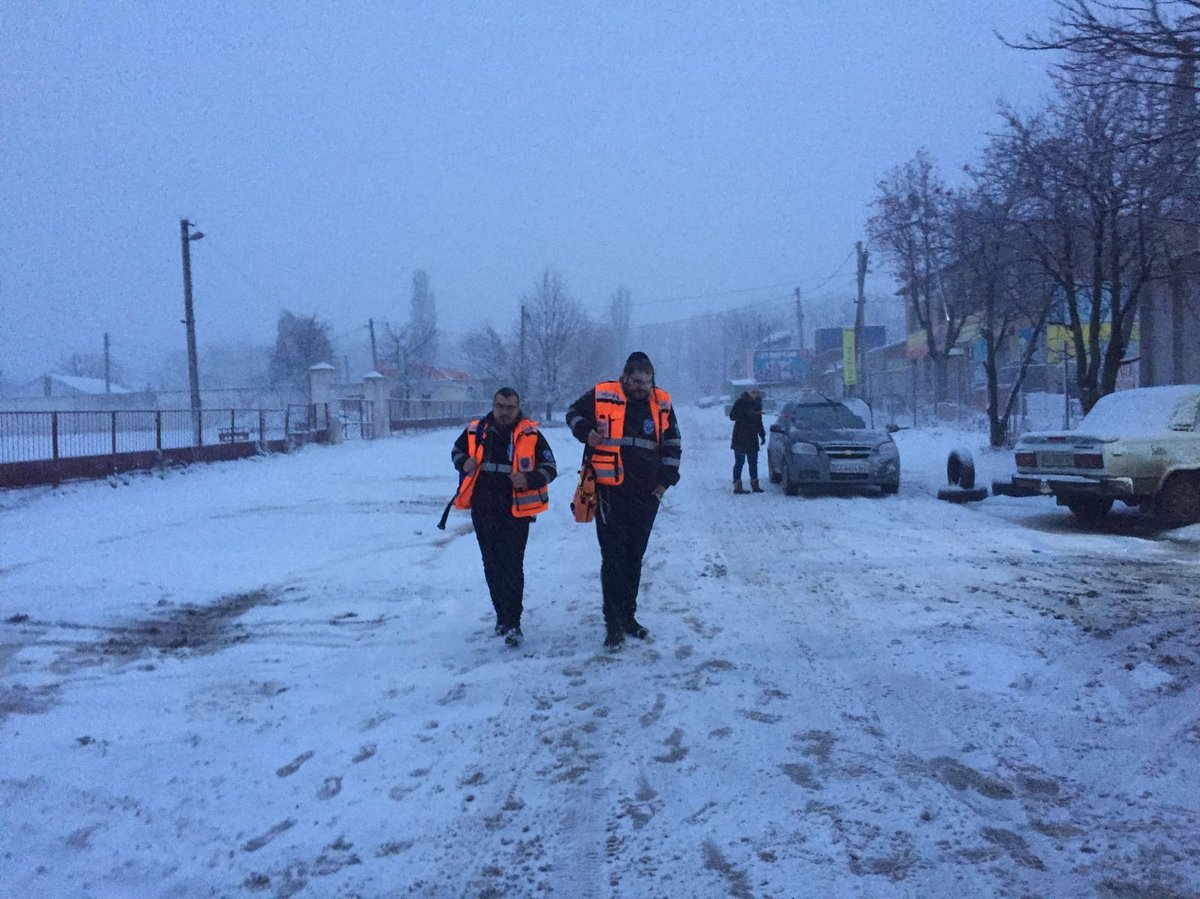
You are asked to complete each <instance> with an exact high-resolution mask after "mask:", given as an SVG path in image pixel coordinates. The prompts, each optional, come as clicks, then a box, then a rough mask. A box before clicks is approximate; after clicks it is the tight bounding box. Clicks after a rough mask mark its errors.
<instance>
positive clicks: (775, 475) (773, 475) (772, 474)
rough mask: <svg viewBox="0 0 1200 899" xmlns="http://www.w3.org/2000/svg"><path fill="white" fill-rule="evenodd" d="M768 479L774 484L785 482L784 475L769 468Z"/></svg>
mask: <svg viewBox="0 0 1200 899" xmlns="http://www.w3.org/2000/svg"><path fill="white" fill-rule="evenodd" d="M767 478H768V479H769V480H770V481H771V483H772V484H778V483H779V482H781V481H782V480H783V475H781V474H780V473H779V472H777V471H773V470H772V469H770V468H768V469H767Z"/></svg>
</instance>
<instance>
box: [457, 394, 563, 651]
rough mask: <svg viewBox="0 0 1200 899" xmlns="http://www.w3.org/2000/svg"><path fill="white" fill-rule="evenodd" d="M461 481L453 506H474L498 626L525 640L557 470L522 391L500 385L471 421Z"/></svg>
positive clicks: (461, 440) (461, 442) (460, 461)
mask: <svg viewBox="0 0 1200 899" xmlns="http://www.w3.org/2000/svg"><path fill="white" fill-rule="evenodd" d="M450 457H451V459H453V461H454V467H455V468H456V469H458V471H459V475H460V481H459V486H458V493H457V494H456V495H455V497H454V506H455V507H456V508H459V509H470V510H471V523H472V524H473V525H474V526H475V538H476V539H477V540H478V541H479V552H480V554H481V555H482V556H483V575H484V578H485V579H486V580H487V585H488V591H489V592H490V593H491V595H492V607H493V608H494V609H495V611H496V628H495V632H496V634H498V635H502V636H503V637H504V642H505V643H507V644H508V645H509V646H520V645H521V641H522V640H524V639H525V635H524V634H523V633H522V632H521V612H522V611H523V608H524V594H525V544H526V543H527V542H528V540H529V523H530V522H531V521H533V519H534V517H535V516H536V515H537V514H538V513H539V512H544V511H546V509H547V508H548V506H549V503H550V498H549V494H548V493H547V491H546V485H548V484H549V483H550V482H551V481H553V480H554V478H555V477H556V476H557V475H558V469H557V468H556V467H555V464H554V453H553V452H551V450H550V444H548V443H547V442H546V438H545V437H543V436H542V434H541V432H540V431H538V426H537V422H534V421H529V420H528V419H527V418H525V416H524V415H523V414H522V412H521V398H520V397H519V396H518V395H517V392H516V391H515V390H513V389H512V388H511V387H501V388H500V389H499V390H497V391H496V395H495V396H494V397H493V398H492V411H491V412H489V413H488V414H487V415H486V416H484V417H483V418H482V419H476V420H474V421H472V422H471V423H470V424H469V425H467V427H466V429H465V430H464V431H463V432H462V434H460V435H459V437H458V440H456V441H455V443H454V449H453V450H452V451H451V454H450Z"/></svg>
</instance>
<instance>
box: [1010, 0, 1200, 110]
mask: <svg viewBox="0 0 1200 899" xmlns="http://www.w3.org/2000/svg"><path fill="white" fill-rule="evenodd" d="M1055 6H1056V7H1057V10H1056V13H1055V16H1054V24H1053V26H1052V27H1051V29H1050V31H1049V33H1048V34H1046V35H1045V36H1041V35H1037V34H1027V35H1025V36H1024V39H1023V40H1020V41H1008V40H1006V39H1005V38H1003V37H1001V40H1004V41H1005V43H1007V44H1008V45H1009V46H1011V47H1016V48H1019V49H1024V50H1066V51H1068V52H1069V56H1068V58H1067V60H1066V62H1064V63H1063V64H1062V66H1061V68H1062V69H1063V71H1064V73H1065V74H1066V75H1067V76H1068V77H1070V78H1072V79H1074V80H1076V81H1077V82H1093V83H1095V82H1096V81H1097V80H1100V79H1109V80H1111V79H1112V78H1114V77H1116V76H1117V75H1118V74H1119V75H1120V77H1124V78H1130V79H1134V80H1137V81H1140V82H1143V83H1150V84H1158V85H1159V86H1167V85H1171V84H1173V83H1176V76H1177V74H1178V73H1179V72H1180V71H1184V72H1189V71H1190V73H1191V79H1190V81H1188V82H1187V84H1188V85H1189V89H1190V90H1191V91H1193V92H1195V91H1196V90H1197V85H1196V81H1195V77H1196V67H1197V63H1198V62H1200V0H1121V2H1116V3H1113V2H1105V0H1055Z"/></svg>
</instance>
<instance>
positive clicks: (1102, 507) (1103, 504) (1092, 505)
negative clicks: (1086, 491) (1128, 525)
mask: <svg viewBox="0 0 1200 899" xmlns="http://www.w3.org/2000/svg"><path fill="white" fill-rule="evenodd" d="M1112 504H1113V501H1112V500H1111V499H1103V498H1102V497H1099V496H1081V497H1079V498H1078V499H1072V500H1068V501H1067V508H1068V509H1070V510H1071V514H1072V515H1074V516H1075V517H1076V518H1077V519H1078V520H1079V521H1084V522H1089V523H1094V522H1097V521H1100V520H1101V519H1102V518H1103V517H1104V516H1105V515H1107V514H1108V510H1109V509H1111V508H1112Z"/></svg>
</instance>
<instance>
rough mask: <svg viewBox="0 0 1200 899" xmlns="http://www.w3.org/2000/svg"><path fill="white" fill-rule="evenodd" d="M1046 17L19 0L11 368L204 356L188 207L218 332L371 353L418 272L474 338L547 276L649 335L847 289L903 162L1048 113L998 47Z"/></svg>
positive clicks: (949, 1)
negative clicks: (370, 339)
mask: <svg viewBox="0 0 1200 899" xmlns="http://www.w3.org/2000/svg"><path fill="white" fill-rule="evenodd" d="M1052 8H1053V4H1052V2H1051V0H990V2H988V3H977V2H974V0H912V2H906V3H900V2H891V0H888V2H884V0H879V2H867V0H837V2H835V0H828V2H826V0H820V2H816V0H808V2H804V0H795V2H786V3H785V2H778V3H732V2H698V0H693V2H659V3H652V4H651V3H624V2H611V0H609V2H604V3H557V2H553V3H532V2H505V3H492V2H479V3H469V4H468V3H455V2H444V0H438V2H396V3H362V2H339V3H336V4H335V3H305V4H300V3H291V2H279V3H263V2H254V3H241V2H233V3H219V2H218V3H214V2H205V3H184V2H163V3H138V4H129V3H118V2H105V3H84V2H74V3H70V2H67V3H63V2H59V3H51V2H44V0H37V2H35V0H10V2H7V3H4V4H3V5H0V93H2V96H3V102H2V104H0V129H2V130H0V197H2V200H3V219H2V221H0V370H3V371H4V373H5V374H6V375H7V376H8V377H9V378H10V379H17V378H19V377H22V376H26V375H28V376H32V375H36V374H39V373H41V372H42V371H45V370H47V369H50V368H52V367H54V365H55V363H56V362H57V361H58V360H59V359H61V358H62V357H63V356H64V355H66V354H69V353H71V352H99V351H100V349H101V347H102V343H103V334H104V333H105V332H106V331H107V332H109V333H111V335H112V340H113V347H114V353H115V354H116V356H117V358H118V359H121V360H124V361H126V364H130V363H133V364H136V363H137V362H138V361H140V360H142V359H148V358H157V357H158V356H160V355H162V353H163V352H164V351H167V350H174V349H178V350H182V349H183V347H184V331H183V327H182V325H181V324H180V319H181V318H182V313H183V289H182V275H181V264H180V242H179V220H180V218H182V217H187V218H189V219H191V220H193V221H195V222H196V223H197V224H198V226H199V228H200V230H202V231H203V232H204V233H205V235H206V236H205V238H204V239H203V240H202V241H199V242H196V243H193V244H192V248H193V253H192V259H193V278H194V287H195V303H196V320H197V331H198V335H199V340H200V343H201V345H204V344H209V343H214V342H218V341H232V340H251V341H255V342H260V343H271V342H273V340H274V333H275V322H276V319H277V317H278V314H279V311H280V310H281V309H283V308H288V309H291V310H293V311H295V312H297V313H301V314H311V313H316V314H317V315H319V316H320V317H321V318H323V319H325V320H327V321H329V322H330V324H331V325H332V326H333V330H334V334H335V337H336V338H337V339H338V340H339V341H343V342H349V341H358V340H365V339H366V322H367V320H368V319H369V318H372V317H373V318H375V319H377V320H382V319H390V320H392V321H402V320H403V319H404V318H405V317H406V315H407V311H408V298H409V291H410V283H411V276H412V271H413V269H415V268H424V269H425V270H426V271H428V273H429V275H430V278H431V283H432V287H433V290H434V293H435V295H436V298H437V312H438V316H439V321H440V324H441V325H442V327H443V328H445V329H447V330H448V331H451V332H463V331H465V330H467V329H469V328H470V327H472V326H473V325H475V324H476V323H482V322H483V321H485V320H490V321H491V322H492V323H493V324H495V325H497V326H498V327H500V328H502V329H504V328H507V327H508V326H509V325H510V324H511V322H512V321H513V319H514V317H515V314H516V309H517V308H518V305H519V301H520V297H521V296H522V294H524V293H526V292H528V291H529V290H530V289H531V288H532V286H533V285H534V282H535V281H536V280H537V278H538V276H539V274H540V272H541V271H542V270H543V269H545V268H547V267H550V268H553V269H556V270H557V271H559V272H560V273H561V274H562V276H563V278H564V280H565V282H566V284H567V287H568V289H569V290H570V291H571V293H572V294H573V295H574V296H575V297H576V298H578V299H579V300H580V301H581V302H583V303H584V305H585V306H587V307H589V308H590V309H592V310H593V311H595V312H599V311H600V310H602V309H603V308H604V307H605V306H606V304H607V301H608V298H609V296H610V295H611V294H612V293H613V291H614V290H615V289H616V288H617V287H618V286H620V285H625V286H627V287H628V288H629V289H630V291H631V292H632V296H633V302H634V321H635V324H637V323H646V322H650V321H656V320H659V321H661V320H665V319H678V318H682V317H685V316H687V315H690V314H695V313H699V312H710V311H714V310H718V309H722V308H729V307H734V306H741V305H744V304H746V303H748V302H759V301H768V300H771V299H775V298H781V297H786V296H789V295H790V294H791V292H792V289H793V288H794V287H796V286H799V287H800V288H801V289H802V291H804V294H805V296H807V297H810V298H811V300H812V301H813V302H814V303H816V302H818V301H820V300H825V301H831V300H833V299H837V298H839V297H841V296H843V295H844V297H845V298H846V300H847V301H848V300H849V299H850V297H852V294H853V287H854V263H853V259H852V258H851V254H852V252H853V247H854V242H855V241H856V240H859V239H865V236H866V235H865V222H866V219H867V217H868V215H869V204H870V201H871V199H872V197H873V196H874V193H875V185H876V182H877V181H878V180H879V178H880V177H882V176H883V174H884V173H885V172H886V171H887V169H889V168H891V167H892V166H895V165H898V164H900V163H902V162H904V161H906V160H907V159H909V158H910V157H911V156H912V155H913V153H914V152H915V151H916V150H917V149H918V148H919V147H921V146H926V147H928V148H929V150H930V151H931V152H932V153H933V154H934V157H935V158H936V159H937V160H938V162H939V164H940V165H941V166H942V167H943V170H944V171H945V173H946V174H947V176H948V177H950V178H953V177H954V176H955V171H956V170H957V169H959V168H960V167H961V166H962V165H963V164H964V163H967V162H973V161H975V160H976V159H977V157H978V154H979V151H980V149H981V147H982V145H983V142H984V140H985V133H986V132H987V130H988V129H992V128H995V127H996V126H997V123H998V118H997V115H996V108H997V102H998V101H999V100H1001V99H1004V100H1007V101H1009V102H1012V103H1014V104H1016V105H1018V106H1019V107H1021V108H1025V109H1032V108H1036V107H1037V106H1038V105H1040V104H1041V102H1042V99H1043V98H1044V96H1045V94H1046V91H1047V87H1048V79H1047V77H1046V74H1045V70H1046V66H1047V64H1048V62H1049V60H1048V59H1047V58H1046V57H1045V56H1042V55H1038V54H1032V53H1023V52H1020V51H1016V50H1010V49H1008V48H1006V47H1004V46H1003V45H1002V44H1001V43H1000V42H999V41H998V40H996V38H995V37H994V36H993V33H992V31H993V28H999V29H1000V30H1001V31H1003V32H1005V33H1006V34H1010V35H1013V36H1020V35H1022V34H1024V33H1025V32H1027V31H1030V30H1044V29H1045V27H1046V26H1047V24H1048V22H1049V18H1050V15H1051V12H1052ZM880 267H881V266H880ZM871 285H872V292H873V293H876V294H878V295H881V296H882V295H883V294H884V293H886V292H890V290H891V281H890V279H888V278H887V277H886V275H885V274H883V273H880V274H879V275H876V276H874V277H873V278H872V282H871ZM847 308H849V306H847ZM850 314H851V315H852V312H851V313H850ZM453 336H454V335H453V334H452V335H451V340H446V341H443V346H444V347H452V346H453ZM447 361H451V360H447Z"/></svg>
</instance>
